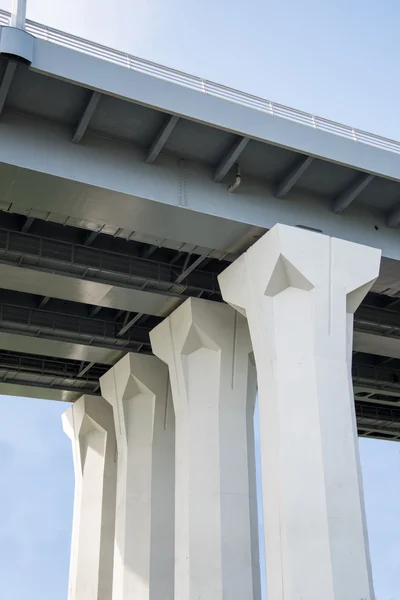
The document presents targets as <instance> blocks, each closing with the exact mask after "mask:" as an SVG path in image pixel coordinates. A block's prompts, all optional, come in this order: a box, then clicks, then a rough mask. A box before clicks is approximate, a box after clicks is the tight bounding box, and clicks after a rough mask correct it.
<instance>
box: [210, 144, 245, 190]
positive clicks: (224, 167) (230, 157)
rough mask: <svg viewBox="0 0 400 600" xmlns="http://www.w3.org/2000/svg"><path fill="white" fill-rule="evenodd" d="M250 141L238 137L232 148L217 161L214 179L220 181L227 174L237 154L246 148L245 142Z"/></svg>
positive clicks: (237, 156)
mask: <svg viewBox="0 0 400 600" xmlns="http://www.w3.org/2000/svg"><path fill="white" fill-rule="evenodd" d="M249 142H250V140H249V138H245V137H242V138H239V139H238V140H236V142H235V143H234V144H233V146H232V148H231V149H230V150H229V152H227V154H225V156H224V157H223V158H222V160H221V162H220V163H219V165H218V167H217V168H216V169H215V173H214V181H215V182H217V183H218V182H220V181H222V179H223V178H224V177H225V175H227V174H228V172H229V171H230V169H231V167H233V165H234V164H235V162H236V161H237V160H238V158H239V156H240V155H241V154H242V152H243V150H244V149H245V148H246V146H247V144H248V143H249Z"/></svg>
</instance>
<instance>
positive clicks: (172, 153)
mask: <svg viewBox="0 0 400 600" xmlns="http://www.w3.org/2000/svg"><path fill="white" fill-rule="evenodd" d="M9 19H10V15H9V14H8V13H6V12H4V11H3V12H1V13H0V20H1V23H2V24H3V25H5V26H7V25H8V24H9ZM26 31H27V32H28V35H25V36H24V38H23V39H22V40H20V39H19V38H18V39H12V36H11V37H10V35H9V34H10V33H13V32H15V30H13V29H12V28H9V27H8V28H7V27H4V28H3V30H2V37H1V51H2V52H1V65H0V68H1V85H0V110H1V121H0V131H1V137H0V176H1V177H0V208H1V213H0V282H1V295H0V350H1V361H0V377H1V383H0V392H1V393H4V394H11V395H13V394H15V395H18V396H20V395H27V396H40V397H43V398H51V399H58V400H66V401H73V400H75V399H76V398H78V397H79V396H80V395H81V394H82V393H88V392H90V393H94V394H97V393H99V376H100V375H101V374H102V373H103V372H105V371H106V370H107V367H108V366H109V365H112V364H114V363H115V362H116V361H117V360H118V359H119V358H121V357H122V356H123V355H124V353H126V352H127V351H134V352H150V345H149V339H148V332H149V330H150V329H151V328H152V327H154V326H155V324H157V323H158V322H159V321H160V319H162V318H163V317H165V316H166V315H168V314H170V312H171V311H172V310H173V309H174V308H176V307H177V306H178V305H179V304H180V303H181V302H182V300H184V299H185V298H187V297H189V296H194V297H202V298H206V299H210V300H213V301H216V302H219V301H221V294H220V291H219V286H218V281H217V275H218V274H219V273H220V272H222V271H223V270H224V269H225V267H226V266H227V265H228V264H229V262H230V261H232V260H234V259H235V258H236V257H237V256H238V255H239V254H240V253H241V252H243V251H244V250H246V249H247V248H248V247H249V246H250V245H251V244H252V243H253V242H254V241H255V240H257V239H258V238H259V237H260V236H261V235H262V234H263V233H264V232H265V231H267V230H268V229H270V228H271V227H272V226H273V225H274V224H275V223H276V222H281V223H285V224H289V225H294V226H297V227H304V228H309V229H311V230H316V231H321V232H323V233H325V234H328V235H332V236H337V237H340V238H343V239H346V240H350V241H355V242H359V243H363V244H366V245H371V246H374V247H378V248H381V249H382V255H383V259H382V267H381V274H380V277H379V279H378V280H377V282H376V283H375V285H374V288H373V290H372V292H371V293H370V294H368V295H367V297H366V299H365V300H364V301H363V303H362V305H361V307H360V309H359V311H358V312H357V313H356V318H355V335H354V351H355V354H354V360H353V377H354V385H355V401H356V408H357V416H358V422H359V433H360V435H363V436H368V437H380V438H383V439H398V438H399V436H400V404H399V401H400V384H399V377H400V360H399V359H400V303H399V302H398V300H397V297H398V295H399V293H400V270H399V259H400V243H399V232H398V229H397V225H398V222H399V221H400V208H399V206H400V204H399V202H400V183H399V172H400V144H399V143H398V142H395V141H393V140H389V139H385V138H381V137H379V136H376V135H373V134H370V133H367V132H364V131H359V130H356V129H354V128H351V127H347V126H344V125H341V124H338V123H334V122H331V121H329V120H326V119H323V118H320V117H317V116H314V115H309V114H306V113H303V112H300V111H297V110H295V109H291V108H289V107H285V106H281V105H279V104H275V103H273V102H270V101H267V100H264V99H262V98H257V97H254V96H251V95H249V94H246V93H243V92H239V91H237V90H233V89H230V88H227V87H225V86H221V85H219V84H215V83H213V82H210V81H207V80H204V79H200V78H198V77H193V76H190V75H188V74H185V73H180V72H178V71H175V70H173V69H169V68H167V67H163V66H161V65H156V64H153V63H150V62H148V61H145V60H142V59H138V58H135V57H133V56H129V55H127V54H125V53H122V52H118V51H115V50H112V49H109V48H105V47H102V46H100V45H98V44H94V43H92V42H89V41H87V40H82V39H78V38H76V37H74V36H71V35H68V34H66V33H63V32H60V31H56V30H53V29H51V28H49V27H46V26H43V25H40V24H38V23H34V22H30V21H28V22H27V23H26ZM27 40H28V41H27ZM8 46H12V47H11V50H10V48H9V47H8ZM15 48H17V49H15ZM13 52H15V54H13ZM18 53H20V54H21V55H22V56H17V54H18Z"/></svg>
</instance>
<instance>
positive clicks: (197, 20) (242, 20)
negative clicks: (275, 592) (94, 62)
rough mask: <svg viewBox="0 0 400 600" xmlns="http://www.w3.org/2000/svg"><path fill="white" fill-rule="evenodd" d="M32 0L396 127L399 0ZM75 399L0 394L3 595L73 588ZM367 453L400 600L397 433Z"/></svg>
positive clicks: (379, 560) (170, 59)
mask: <svg viewBox="0 0 400 600" xmlns="http://www.w3.org/2000/svg"><path fill="white" fill-rule="evenodd" d="M27 1H28V17H29V18H31V19H34V20H37V21H40V22H42V23H46V24H48V25H51V26H53V27H57V28H59V29H63V30H65V31H69V32H70V33H74V34H77V35H81V36H83V37H87V38H90V39H93V40H95V41H98V42H101V43H103V44H106V45H110V46H112V47H114V48H118V49H121V50H123V51H126V52H130V53H132V54H136V55H138V56H141V57H144V58H148V59H150V60H153V61H156V62H160V63H163V64H166V65H168V66H171V67H175V68H178V69H182V70H185V71H188V72H190V73H193V74H197V75H200V76H203V77H205V78H208V79H211V80H215V81H218V82H221V83H224V84H227V85H230V86H232V87H236V88H240V89H243V90H245V91H248V92H251V93H254V94H258V95H261V96H264V97H266V98H268V99H271V100H274V101H276V102H280V103H283V104H288V105H290V106H294V107H295V108H299V109H302V110H305V111H309V112H313V113H314V114H317V115H321V116H324V117H327V118H330V119H333V120H337V121H341V122H344V123H346V124H349V125H352V126H354V127H358V128H362V129H367V130H370V131H373V132H376V133H379V134H381V135H385V136H387V137H392V138H396V139H400V119H399V117H398V105H399V95H400V84H399V80H398V77H397V73H398V57H399V56H400V37H399V35H398V24H399V22H400V3H399V2H398V0H379V1H378V0H335V1H334V2H330V3H328V2H325V3H322V2H320V1H318V0H303V1H301V2H300V1H298V0H279V1H276V0H274V1H273V2H272V1H271V0H263V1H261V0H247V2H246V3H244V2H243V1H242V0H241V1H239V0H229V1H228V0H217V1H216V0H202V1H201V2H196V3H194V2H188V1H187V0H170V1H169V2H167V1H165V0H114V1H113V2H109V1H107V0H57V1H55V0H27ZM10 5H11V2H10V0H0V7H1V8H6V9H9V8H10ZM66 408H67V407H66V406H65V405H61V404H57V403H50V402H45V401H34V400H29V401H28V400H25V399H16V398H0V423H1V427H0V476H1V480H2V489H1V492H0V511H1V514H2V515H3V522H2V527H1V528H0V581H1V586H2V594H3V595H4V598H7V599H8V598H10V599H11V598H12V600H65V598H66V590H67V576H68V555H69V538H70V526H71V514H72V500H73V473H72V458H71V450H70V443H69V440H68V438H66V436H65V435H64V434H63V432H62V428H61V420H60V415H61V413H62V412H63V411H64V410H65V409H66ZM361 457H362V466H363V473H364V482H365V495H366V504H367V517H368V526H369V532H370V541H371V551H372V562H373V571H374V580H375V588H376V593H377V596H378V598H379V600H400V592H399V590H400V519H399V506H398V505H399V503H400V444H398V445H397V444H390V443H388V442H377V441H372V440H371V441H370V440H362V441H361Z"/></svg>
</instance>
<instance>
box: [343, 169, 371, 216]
mask: <svg viewBox="0 0 400 600" xmlns="http://www.w3.org/2000/svg"><path fill="white" fill-rule="evenodd" d="M374 177H375V176H374V175H359V176H357V177H356V178H355V179H354V181H353V182H352V183H351V184H350V185H349V186H348V187H347V188H346V189H345V190H343V192H341V193H340V194H339V196H338V197H337V198H336V200H335V203H334V206H333V212H335V213H341V212H343V211H344V210H345V209H346V208H348V207H349V206H350V204H351V203H352V202H354V200H355V199H356V198H357V196H359V195H360V194H361V192H362V191H363V190H365V188H366V187H367V185H369V184H370V183H371V181H372V180H373V179H374Z"/></svg>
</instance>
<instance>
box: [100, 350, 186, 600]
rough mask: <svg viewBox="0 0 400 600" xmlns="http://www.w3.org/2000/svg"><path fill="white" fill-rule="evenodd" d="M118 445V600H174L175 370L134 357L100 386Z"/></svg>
mask: <svg viewBox="0 0 400 600" xmlns="http://www.w3.org/2000/svg"><path fill="white" fill-rule="evenodd" d="M100 385H101V390H102V394H103V396H104V397H105V398H106V399H107V400H108V401H109V402H110V404H111V405H112V407H113V410H114V418H115V423H116V436H117V446H118V482H117V511H116V525H115V552H114V589H113V600H172V598H173V595H174V580H173V577H174V411H173V407H172V400H171V398H170V392H169V380H168V370H167V368H166V366H165V365H164V364H163V363H162V362H161V361H159V360H158V358H156V357H155V356H145V355H139V354H128V355H126V356H125V357H124V358H123V359H122V360H120V361H119V362H118V363H117V364H116V365H115V366H114V367H113V368H112V369H110V370H109V371H108V372H107V373H106V374H105V375H103V377H102V378H101V380H100Z"/></svg>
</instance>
